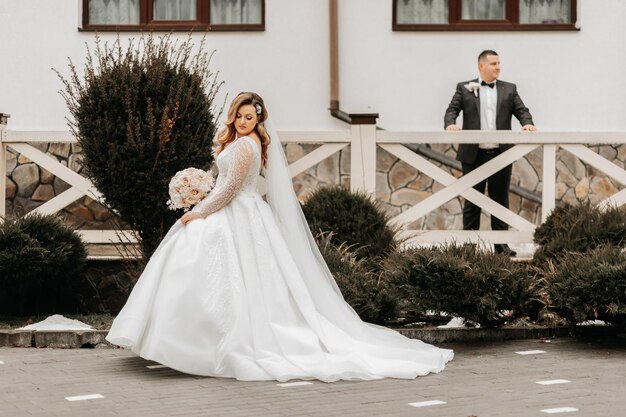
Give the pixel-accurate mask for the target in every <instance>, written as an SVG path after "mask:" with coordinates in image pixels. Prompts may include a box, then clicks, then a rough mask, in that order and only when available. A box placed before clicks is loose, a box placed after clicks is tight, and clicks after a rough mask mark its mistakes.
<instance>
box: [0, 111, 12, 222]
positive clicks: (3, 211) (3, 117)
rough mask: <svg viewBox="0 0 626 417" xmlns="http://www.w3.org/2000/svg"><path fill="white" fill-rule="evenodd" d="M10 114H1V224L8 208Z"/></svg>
mask: <svg viewBox="0 0 626 417" xmlns="http://www.w3.org/2000/svg"><path fill="white" fill-rule="evenodd" d="M9 117H11V116H10V115H9V114H6V113H0V222H2V221H4V216H6V207H7V145H6V144H5V143H4V141H5V140H6V138H7V123H8V120H9Z"/></svg>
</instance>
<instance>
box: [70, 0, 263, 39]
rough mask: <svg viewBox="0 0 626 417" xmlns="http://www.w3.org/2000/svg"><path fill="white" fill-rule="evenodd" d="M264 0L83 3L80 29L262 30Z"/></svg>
mask: <svg viewBox="0 0 626 417" xmlns="http://www.w3.org/2000/svg"><path fill="white" fill-rule="evenodd" d="M264 29H265V0H83V26H82V30H98V31H107V30H110V31H124V30H154V31H158V30H164V31H171V30H183V31H188V30H238V31H244V30H264Z"/></svg>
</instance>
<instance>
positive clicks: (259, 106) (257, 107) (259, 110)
mask: <svg viewBox="0 0 626 417" xmlns="http://www.w3.org/2000/svg"><path fill="white" fill-rule="evenodd" d="M255 107H256V114H261V113H262V112H263V107H261V105H260V104H256V105H255Z"/></svg>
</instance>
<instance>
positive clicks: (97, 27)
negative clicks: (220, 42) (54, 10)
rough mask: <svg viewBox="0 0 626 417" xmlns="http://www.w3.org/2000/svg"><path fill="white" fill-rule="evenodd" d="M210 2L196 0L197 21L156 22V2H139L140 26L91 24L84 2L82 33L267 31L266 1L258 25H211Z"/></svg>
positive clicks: (85, 0) (87, 7)
mask: <svg viewBox="0 0 626 417" xmlns="http://www.w3.org/2000/svg"><path fill="white" fill-rule="evenodd" d="M209 1H210V0H196V20H181V21H179V20H154V18H153V10H154V7H153V5H154V0H139V24H138V25H102V24H89V0H83V3H82V4H83V13H82V27H81V28H79V30H80V31H85V32H87V31H98V32H127V31H128V32H137V31H145V30H149V31H153V32H159V31H167V32H171V31H191V30H193V31H208V30H210V31H221V32H228V31H231V32H233V31H237V32H248V31H250V32H253V31H264V30H265V0H261V23H258V24H256V23H255V24H226V25H225V24H210V23H209V22H210V7H209Z"/></svg>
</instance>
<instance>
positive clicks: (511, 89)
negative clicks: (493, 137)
mask: <svg viewBox="0 0 626 417" xmlns="http://www.w3.org/2000/svg"><path fill="white" fill-rule="evenodd" d="M470 81H471V82H478V79H477V78H475V79H473V80H470ZM470 81H465V82H462V83H459V84H457V86H456V92H455V93H454V96H453V97H452V100H451V101H450V105H449V106H448V109H447V110H446V115H445V117H444V124H445V125H444V127H448V126H449V125H452V124H454V123H456V119H457V117H459V114H460V113H461V112H463V129H464V130H480V94H478V96H477V95H474V92H473V91H469V90H468V89H467V88H465V85H466V84H468V83H469V82H470ZM494 88H497V89H498V102H497V105H496V130H511V117H512V116H515V117H516V118H517V120H519V122H520V123H521V125H522V126H524V125H528V124H533V118H532V116H531V115H530V112H529V111H528V108H527V107H526V106H525V105H524V102H523V101H522V99H521V98H520V96H519V94H517V86H516V85H515V84H512V83H507V82H506V81H501V80H498V82H496V85H495V87H494ZM510 147H511V145H505V144H501V145H500V148H501V149H502V150H503V151H505V150H507V149H509V148H510ZM477 153H478V145H477V144H461V145H459V150H458V152H457V155H456V159H458V160H459V161H461V162H465V163H468V164H473V163H474V161H475V160H476V154H477Z"/></svg>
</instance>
